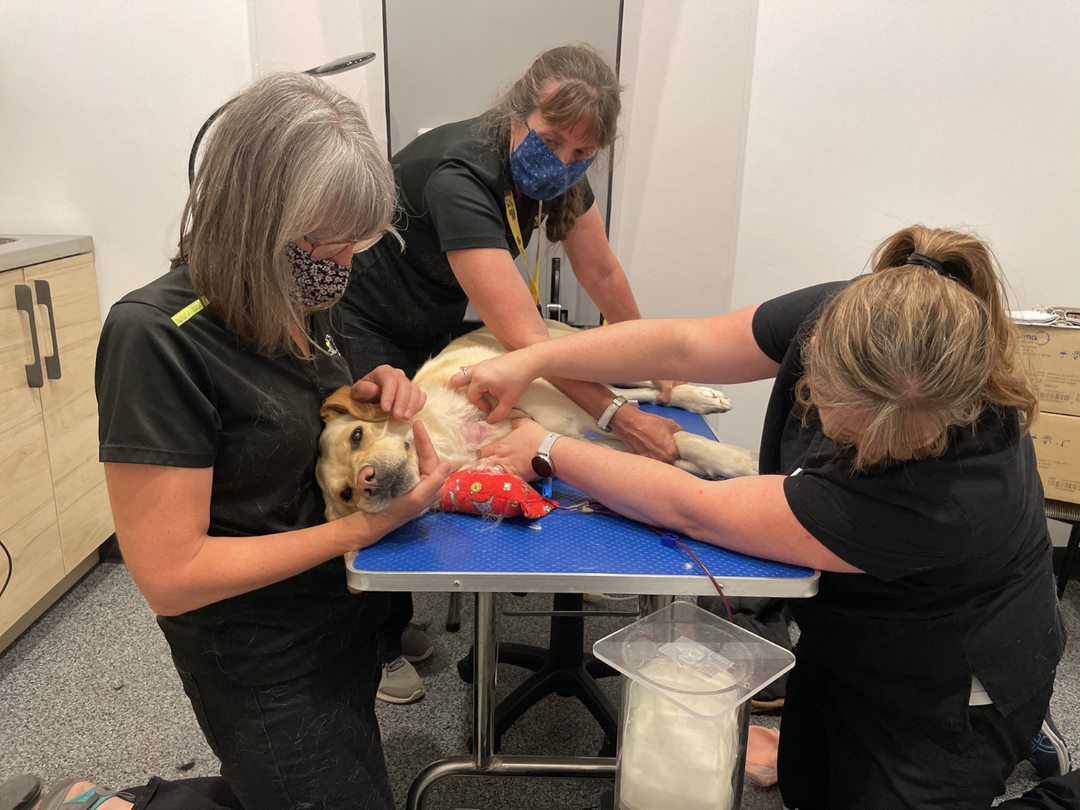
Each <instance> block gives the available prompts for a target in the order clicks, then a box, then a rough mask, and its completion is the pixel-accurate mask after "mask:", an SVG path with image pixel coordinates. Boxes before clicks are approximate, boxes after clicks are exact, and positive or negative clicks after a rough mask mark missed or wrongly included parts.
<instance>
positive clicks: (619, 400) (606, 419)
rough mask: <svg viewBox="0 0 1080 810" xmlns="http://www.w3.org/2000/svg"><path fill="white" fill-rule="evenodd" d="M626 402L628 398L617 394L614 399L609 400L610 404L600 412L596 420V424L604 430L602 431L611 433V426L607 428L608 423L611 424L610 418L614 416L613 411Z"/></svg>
mask: <svg viewBox="0 0 1080 810" xmlns="http://www.w3.org/2000/svg"><path fill="white" fill-rule="evenodd" d="M627 402H629V400H628V399H627V398H626V397H624V396H617V397H615V399H613V400H611V404H610V405H608V406H607V408H606V409H605V410H604V412H603V413H602V414H600V418H599V419H597V420H596V426H597V427H598V428H600V430H602V431H604V433H611V428H609V427H608V425H610V424H611V419H612V417H614V416H615V411H617V410H619V408H621V407H622V406H623V405H625V404H626V403H627Z"/></svg>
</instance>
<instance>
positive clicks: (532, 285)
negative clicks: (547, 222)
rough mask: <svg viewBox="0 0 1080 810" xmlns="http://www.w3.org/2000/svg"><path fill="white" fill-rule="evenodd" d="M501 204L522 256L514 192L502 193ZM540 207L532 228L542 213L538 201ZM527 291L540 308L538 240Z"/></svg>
mask: <svg viewBox="0 0 1080 810" xmlns="http://www.w3.org/2000/svg"><path fill="white" fill-rule="evenodd" d="M503 203H504V204H505V206H506V221H507V222H509V223H510V232H511V233H513V234H514V241H515V242H517V246H518V253H520V254H521V255H522V256H524V255H525V240H523V239H522V238H521V224H520V223H519V222H518V214H517V206H516V205H515V204H514V192H513V191H512V190H510V189H507V190H506V191H505V192H504V193H503ZM539 203H540V205H539V207H538V208H537V209H536V225H535V226H534V227H536V228H539V227H540V217H541V215H542V214H543V211H544V201H543V200H540V201H539ZM529 291H530V292H531V293H532V297H533V303H534V304H536V305H537V306H540V239H539V238H537V240H536V262H535V264H534V265H533V274H532V277H531V278H530V279H529Z"/></svg>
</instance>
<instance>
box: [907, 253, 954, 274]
mask: <svg viewBox="0 0 1080 810" xmlns="http://www.w3.org/2000/svg"><path fill="white" fill-rule="evenodd" d="M905 264H918V265H922V266H923V267H928V268H930V269H931V270H933V271H935V272H936V273H937V274H938V275H940V276H947V275H949V273H946V272H945V265H944V264H943V263H941V262H939V261H938V260H937V259H931V258H930V257H929V256H924V255H923V254H921V253H909V254H908V257H907V260H906V262H905Z"/></svg>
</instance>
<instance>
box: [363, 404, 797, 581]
mask: <svg viewBox="0 0 1080 810" xmlns="http://www.w3.org/2000/svg"><path fill="white" fill-rule="evenodd" d="M643 408H644V409H645V410H649V411H651V412H654V413H658V414H660V415H663V416H667V417H669V418H672V419H675V421H677V422H679V424H680V425H681V426H683V427H684V428H685V429H687V430H690V431H692V432H694V433H698V434H700V435H703V436H708V437H710V438H712V436H713V433H712V431H711V430H710V429H709V427H708V425H707V424H706V423H705V420H704V419H703V418H702V417H701V416H699V415H697V414H691V413H687V412H685V411H680V410H677V409H674V408H664V407H657V406H643ZM554 484H555V485H554V496H555V499H556V500H558V501H559V503H560V504H562V505H563V506H569V505H572V504H575V503H579V502H581V501H583V500H586V497H585V495H584V494H583V493H581V492H580V491H578V490H575V489H573V488H572V487H570V486H569V485H567V484H564V483H562V482H560V481H558V480H556V481H555V482H554ZM679 539H680V540H681V541H682V542H683V543H685V544H686V545H687V546H688V547H689V548H691V549H692V550H693V551H694V553H695V554H696V555H697V556H698V558H699V559H700V560H701V562H702V563H704V565H705V566H706V567H707V568H708V569H709V571H710V572H711V573H712V574H713V576H714V577H716V578H717V579H718V580H720V581H721V583H722V584H723V585H724V589H725V592H727V593H728V594H729V595H732V596H740V595H755V596H774V595H775V596H811V595H813V593H815V592H816V589H817V574H816V572H814V571H813V570H812V569H809V568H802V567H798V566H792V565H784V564H782V563H776V562H770V561H767V560H761V559H758V558H756V557H749V556H746V555H744V554H738V553H735V552H732V551H727V550H725V549H721V548H717V547H716V546H711V545H709V544H707V543H702V542H699V541H696V540H690V539H689V538H686V537H681V536H680V537H679ZM348 574H349V584H350V587H353V588H354V589H356V590H440V591H441V590H455V589H460V590H466V591H477V590H482V591H488V590H490V591H511V590H512V591H532V592H553V591H559V592H579V591H582V592H588V591H591V592H600V591H613V592H618V593H657V594H670V593H674V594H691V593H700V594H708V593H715V589H714V587H713V585H712V584H711V583H710V582H709V579H708V577H707V576H705V574H704V572H703V571H702V570H701V567H700V566H699V565H698V564H697V563H696V562H695V561H694V560H693V558H692V557H691V556H690V555H689V554H687V553H686V551H685V550H683V549H681V548H679V547H677V546H676V547H674V548H672V547H668V546H665V545H663V544H662V543H661V539H660V535H659V534H658V533H657V532H656V530H654V529H652V528H651V527H649V526H646V525H644V524H641V523H637V522H636V521H633V520H630V519H628V518H624V517H621V516H619V515H613V514H608V513H598V512H580V511H561V510H559V511H555V512H552V513H551V514H549V515H547V516H546V517H544V518H541V519H539V520H527V519H525V518H508V519H505V520H502V521H495V520H490V519H484V518H481V517H478V516H476V515H462V514H455V513H444V512H429V513H428V514H426V515H423V516H422V517H420V518H418V519H416V520H414V521H412V522H410V523H408V524H407V525H405V526H403V527H401V528H400V529H398V530H396V531H394V532H392V533H391V534H388V535H387V536H386V537H384V538H383V539H382V540H380V541H379V542H378V543H376V544H375V545H374V546H371V547H369V548H366V549H363V550H362V551H360V552H359V553H358V554H356V555H355V557H353V558H352V559H351V560H350V561H349V565H348Z"/></svg>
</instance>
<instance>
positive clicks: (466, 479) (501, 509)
mask: <svg viewBox="0 0 1080 810" xmlns="http://www.w3.org/2000/svg"><path fill="white" fill-rule="evenodd" d="M558 506H559V504H558V503H557V502H556V501H553V500H550V499H548V498H545V497H544V496H543V495H541V494H540V493H539V492H537V491H536V490H535V489H533V488H532V487H531V486H529V485H528V484H527V483H526V482H525V481H523V480H521V479H520V478H518V477H517V476H514V475H507V474H506V473H503V472H496V471H493V470H477V469H465V470H458V471H457V472H456V473H453V474H452V475H451V476H450V477H449V478H447V479H446V483H444V484H443V488H442V492H441V493H440V494H439V509H441V510H442V511H443V512H464V513H465V514H468V515H483V516H484V517H518V516H519V515H522V516H524V517H527V518H531V519H535V518H542V517H543V516H544V515H546V514H548V513H549V512H551V511H552V510H553V509H556V508H558Z"/></svg>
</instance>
